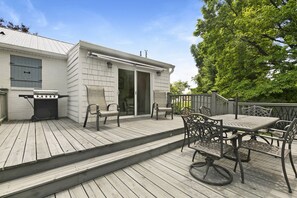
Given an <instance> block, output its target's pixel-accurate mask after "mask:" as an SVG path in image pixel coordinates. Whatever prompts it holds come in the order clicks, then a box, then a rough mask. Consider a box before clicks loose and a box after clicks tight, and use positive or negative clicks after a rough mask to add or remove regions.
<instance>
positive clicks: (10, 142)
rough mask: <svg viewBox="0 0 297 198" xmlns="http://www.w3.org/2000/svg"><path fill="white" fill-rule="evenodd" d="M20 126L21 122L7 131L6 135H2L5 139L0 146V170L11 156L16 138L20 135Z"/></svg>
mask: <svg viewBox="0 0 297 198" xmlns="http://www.w3.org/2000/svg"><path fill="white" fill-rule="evenodd" d="M22 125H23V122H17V123H16V124H15V126H14V127H12V128H8V129H7V133H4V135H5V137H4V138H3V142H2V144H1V146H0V151H1V152H0V168H2V167H4V165H5V163H6V160H7V158H8V157H9V155H10V154H11V150H12V147H13V146H14V145H15V141H16V138H17V136H18V135H19V133H20V129H21V128H22ZM1 139H2V138H0V140H1ZM13 154H14V153H13Z"/></svg>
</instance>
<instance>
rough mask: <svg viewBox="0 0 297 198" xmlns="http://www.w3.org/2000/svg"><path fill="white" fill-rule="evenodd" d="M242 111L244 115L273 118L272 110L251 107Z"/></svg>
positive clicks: (243, 108)
mask: <svg viewBox="0 0 297 198" xmlns="http://www.w3.org/2000/svg"><path fill="white" fill-rule="evenodd" d="M241 111H242V114H244V115H250V116H261V117H269V116H271V112H272V108H265V107H261V106H256V105H253V106H249V107H242V109H241Z"/></svg>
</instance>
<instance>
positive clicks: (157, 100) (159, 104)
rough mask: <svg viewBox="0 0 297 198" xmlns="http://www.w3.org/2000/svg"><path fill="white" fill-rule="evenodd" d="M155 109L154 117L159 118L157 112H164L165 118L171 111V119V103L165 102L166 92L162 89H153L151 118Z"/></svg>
mask: <svg viewBox="0 0 297 198" xmlns="http://www.w3.org/2000/svg"><path fill="white" fill-rule="evenodd" d="M154 111H156V119H157V120H158V119H159V117H158V116H159V112H165V118H166V116H167V114H168V113H171V119H173V105H172V104H170V103H167V93H166V92H162V91H154V103H153V105H152V114H151V118H152V117H153V115H154Z"/></svg>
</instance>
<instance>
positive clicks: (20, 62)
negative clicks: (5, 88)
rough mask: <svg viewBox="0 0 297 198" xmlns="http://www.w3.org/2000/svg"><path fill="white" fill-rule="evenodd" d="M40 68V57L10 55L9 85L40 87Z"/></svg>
mask: <svg viewBox="0 0 297 198" xmlns="http://www.w3.org/2000/svg"><path fill="white" fill-rule="evenodd" d="M41 69H42V61H41V59H35V58H27V57H22V56H14V55H11V56H10V76H11V78H10V79H11V86H12V87H32V88H41V82H42V78H41Z"/></svg>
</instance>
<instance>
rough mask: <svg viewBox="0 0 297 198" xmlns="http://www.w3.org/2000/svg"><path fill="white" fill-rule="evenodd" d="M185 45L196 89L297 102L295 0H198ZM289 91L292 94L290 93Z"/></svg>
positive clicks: (255, 99)
mask: <svg viewBox="0 0 297 198" xmlns="http://www.w3.org/2000/svg"><path fill="white" fill-rule="evenodd" d="M204 2H205V5H204V6H203V8H202V14H203V19H199V20H198V21H197V25H196V30H195V32H194V35H195V36H199V37H201V38H203V41H202V42H200V43H198V44H197V45H193V46H192V47H191V52H192V55H193V57H194V59H195V61H196V65H197V67H198V69H199V74H198V75H196V76H195V77H194V80H195V82H196V83H197V85H198V87H197V89H196V90H195V91H196V92H197V93H200V92H208V91H210V90H217V91H219V93H220V94H222V95H223V96H225V97H227V98H229V97H234V96H235V95H236V94H237V93H238V95H239V97H240V98H241V99H243V100H250V101H267V102H268V101H281V102H297V97H296V93H297V92H296V91H297V86H296V79H297V12H296V10H297V1H295V0H287V1H286V0H282V1H280V0H245V1H242V0H225V1H223V0H204ZM294 95H295V96H294Z"/></svg>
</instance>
